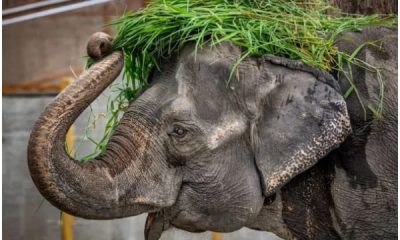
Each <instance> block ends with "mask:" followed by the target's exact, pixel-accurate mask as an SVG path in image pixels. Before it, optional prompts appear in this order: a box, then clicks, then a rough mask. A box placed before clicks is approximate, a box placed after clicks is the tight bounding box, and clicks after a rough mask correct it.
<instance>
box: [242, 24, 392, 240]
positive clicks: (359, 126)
mask: <svg viewBox="0 0 400 240" xmlns="http://www.w3.org/2000/svg"><path fill="white" fill-rule="evenodd" d="M383 37H384V38H385V40H384V41H383V44H382V48H381V49H378V48H377V47H373V46H367V47H365V48H364V49H363V50H362V51H361V52H360V53H359V54H358V55H357V57H358V58H361V59H363V60H364V61H366V62H368V63H369V64H371V65H373V66H376V67H379V68H381V69H382V79H383V81H384V86H385V87H384V88H385V90H384V99H383V100H384V103H383V106H384V109H383V117H384V118H383V120H381V121H377V122H373V123H371V121H372V119H373V118H372V115H371V114H368V115H367V120H365V119H364V112H363V111H362V108H361V106H360V104H359V101H358V99H357V96H356V95H355V94H352V95H351V96H350V97H349V98H347V99H346V102H347V107H348V111H349V115H350V118H351V124H352V129H353V133H352V134H351V135H350V136H349V137H348V138H347V139H346V141H345V142H344V143H343V144H341V146H340V148H338V149H336V150H334V151H332V152H331V153H330V154H329V155H328V156H326V157H325V158H323V159H321V160H320V161H319V163H318V164H317V165H315V166H314V167H312V168H311V169H309V170H308V171H306V172H304V173H303V174H300V175H299V176H297V177H295V178H294V179H293V180H291V181H290V182H289V183H288V184H286V185H285V186H284V187H283V188H281V190H280V191H277V193H276V195H275V196H273V197H271V198H270V199H269V200H268V201H266V202H268V204H266V205H265V206H264V207H263V209H262V211H261V212H260V214H259V216H258V219H257V220H256V221H254V222H253V223H252V224H250V225H248V226H249V227H252V228H255V229H260V230H265V231H272V232H275V233H276V234H278V235H279V236H281V237H283V238H285V239H397V236H398V232H397V156H398V155H397V146H398V145H397V144H398V143H397V111H398V110H397V102H398V99H397V84H398V83H397V61H398V60H397V30H393V29H392V30H391V29H387V28H383V27H368V28H365V29H364V30H363V31H362V32H357V33H347V34H344V35H343V36H342V38H341V39H342V40H341V41H339V42H338V44H337V46H338V47H339V49H341V50H342V51H346V52H348V53H352V52H353V51H354V50H355V49H356V48H357V47H358V46H359V45H360V44H362V43H363V42H368V41H375V40H378V39H382V38H383ZM352 70H353V71H352V73H353V79H354V82H355V84H356V85H357V86H358V89H359V93H360V96H361V97H362V99H363V101H364V102H365V103H368V104H375V103H376V102H377V100H378V99H379V86H378V82H377V79H376V75H375V74H374V73H370V72H368V71H365V70H363V69H361V68H358V67H355V66H353V68H352ZM339 81H340V83H341V87H342V89H347V88H348V82H347V80H346V79H345V78H344V76H340V77H339Z"/></svg>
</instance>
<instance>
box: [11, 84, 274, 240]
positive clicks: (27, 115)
mask: <svg viewBox="0 0 400 240" xmlns="http://www.w3.org/2000/svg"><path fill="white" fill-rule="evenodd" d="M110 95H111V94H110V92H109V91H107V92H106V93H104V94H103V95H102V96H100V97H99V99H98V100H97V101H95V102H94V103H93V104H92V111H90V110H86V111H85V112H84V113H83V114H82V115H81V116H80V117H79V118H78V120H77V121H76V122H75V125H74V126H75V133H76V138H75V146H76V149H77V155H78V156H82V155H85V154H88V153H90V152H91V151H92V150H93V148H94V145H93V144H91V143H89V142H88V141H87V140H85V138H84V134H82V133H84V129H86V128H87V124H88V117H89V116H90V114H93V115H98V114H99V113H101V112H105V110H106V109H105V107H106V103H107V99H108V97H109V96H110ZM52 99H53V97H52V96H41V97H40V96H36V97H16V96H13V97H3V239H6V240H9V239H10V240H14V239H15V240H17V239H30V240H39V239H60V225H59V219H60V211H59V210H57V209H56V208H54V207H53V206H52V205H50V204H49V203H48V202H47V201H46V200H44V199H43V197H42V196H41V195H40V194H39V192H38V191H37V190H36V188H35V186H34V185H33V183H32V181H31V178H30V176H29V172H28V169H27V164H26V147H27V142H28V138H29V133H30V129H31V127H32V126H33V124H34V122H35V121H36V119H37V118H38V116H39V114H40V112H41V111H43V109H44V107H45V106H46V105H47V104H48V103H49V102H50V101H51V100H52ZM104 119H105V118H100V120H99V121H97V122H96V129H94V130H92V131H90V135H91V136H92V137H94V138H95V139H98V138H99V137H100V135H101V132H102V129H103V126H104ZM145 219H146V216H145V215H140V216H136V217H130V218H126V219H119V220H111V221H98V220H97V221H95V220H85V219H81V218H74V233H75V239H76V240H80V239H81V240H86V239H97V240H110V239H113V240H117V239H118V240H128V239H129V240H139V239H144V237H143V229H144V223H145ZM162 239H164V240H167V239H194V240H200V239H201V240H203V239H204V240H205V239H211V233H210V232H206V233H201V234H193V233H188V232H184V231H180V230H176V229H172V230H169V231H167V232H166V233H164V234H163V237H162ZM224 239H232V240H237V239H255V240H257V239H265V240H275V239H279V238H277V237H276V236H275V235H273V234H271V233H266V232H258V231H253V230H250V229H242V230H240V231H237V232H234V233H229V234H224Z"/></svg>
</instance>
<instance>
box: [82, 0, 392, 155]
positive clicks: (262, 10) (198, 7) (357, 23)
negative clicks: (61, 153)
mask: <svg viewBox="0 0 400 240" xmlns="http://www.w3.org/2000/svg"><path fill="white" fill-rule="evenodd" d="M328 11H329V12H330V13H332V12H334V11H336V13H335V14H334V15H328V14H326V13H327V12H328ZM396 20H397V19H396V17H394V16H383V15H373V16H360V15H350V14H343V13H340V12H338V10H337V9H334V8H332V7H330V6H329V5H327V4H326V3H325V1H322V0H306V1H305V0H303V1H299V0H298V1H290V0H196V1H195V0H159V1H153V2H151V3H150V4H149V5H148V6H147V7H146V8H144V9H142V10H140V11H138V12H134V13H127V14H126V15H124V16H122V17H121V18H120V19H118V20H116V21H115V22H113V24H114V25H115V26H116V27H117V36H116V38H115V40H114V42H113V48H114V49H122V50H123V51H124V54H125V70H124V81H123V83H122V85H120V86H118V87H117V90H116V91H117V93H118V95H117V97H116V98H114V99H111V100H110V101H109V104H108V114H109V119H108V122H107V125H106V128H105V132H104V136H103V138H102V139H101V140H100V141H93V142H94V143H95V144H96V151H95V152H94V153H93V154H91V155H89V156H86V157H84V158H83V159H84V160H85V159H90V158H91V157H93V156H95V155H97V154H99V153H101V152H103V151H104V150H105V147H106V143H107V141H108V139H109V137H110V136H111V135H112V133H113V131H114V129H115V127H116V125H117V124H118V120H119V117H120V115H121V113H123V112H124V111H125V109H126V107H127V106H128V104H129V102H131V101H133V100H134V99H135V97H136V96H137V93H138V92H139V91H141V90H143V89H145V88H146V87H147V82H148V78H149V74H150V72H151V71H152V70H153V69H154V68H155V67H157V63H158V62H159V61H160V60H162V59H165V58H168V57H169V56H170V55H171V54H172V53H174V52H175V51H178V50H179V49H180V48H181V47H182V46H183V45H184V44H185V43H187V42H190V41H195V42H196V48H198V49H199V48H201V47H202V46H203V45H204V44H211V45H216V44H218V43H221V42H224V41H230V42H232V43H234V44H236V45H237V46H240V47H242V48H243V50H244V51H243V55H242V56H241V58H240V59H239V61H238V62H237V63H236V64H235V65H234V66H233V69H232V71H231V73H233V72H234V70H235V68H236V67H237V65H238V64H240V62H241V61H242V60H243V59H245V58H246V57H248V56H261V55H263V54H273V55H276V56H282V57H287V58H290V59H294V60H300V61H302V62H304V63H306V64H308V65H311V66H313V67H315V68H318V69H320V70H323V71H328V72H332V71H336V72H338V73H342V74H344V75H345V76H346V77H347V79H348V81H349V83H350V85H351V87H350V88H349V90H348V91H347V92H346V93H345V96H346V97H347V96H348V95H350V94H351V93H355V94H357V96H358V97H359V94H358V92H357V88H356V86H354V84H353V81H352V77H351V75H349V74H348V73H347V72H346V71H344V69H345V68H348V67H349V66H350V67H351V65H354V64H355V65H358V66H361V67H363V68H365V69H367V70H368V71H372V72H375V73H376V74H377V76H378V81H379V83H380V88H381V95H380V97H381V101H380V102H379V103H376V106H375V105H374V106H371V105H368V106H364V104H362V107H363V109H364V113H365V115H366V113H367V111H368V109H370V111H371V112H372V113H373V114H374V116H375V117H376V118H380V117H381V113H382V109H383V106H382V98H383V87H384V86H383V83H382V78H381V75H380V72H379V69H377V68H375V67H374V66H370V65H368V64H367V63H365V62H363V61H362V60H360V59H357V58H356V55H357V53H358V52H359V51H360V50H361V49H362V48H363V47H364V46H365V45H368V44H373V45H379V42H373V43H372V42H371V43H365V44H363V45H361V46H359V48H357V49H356V51H355V52H354V53H353V54H346V53H344V52H341V51H339V50H338V49H337V47H335V41H336V40H337V38H338V36H339V35H340V34H341V33H343V32H348V31H358V30H359V29H360V28H361V27H363V26H371V25H385V26H394V25H396ZM90 62H91V61H90V60H89V65H90ZM229 80H230V77H229V78H228V79H227V81H229ZM359 99H360V97H359ZM360 100H361V99H360Z"/></svg>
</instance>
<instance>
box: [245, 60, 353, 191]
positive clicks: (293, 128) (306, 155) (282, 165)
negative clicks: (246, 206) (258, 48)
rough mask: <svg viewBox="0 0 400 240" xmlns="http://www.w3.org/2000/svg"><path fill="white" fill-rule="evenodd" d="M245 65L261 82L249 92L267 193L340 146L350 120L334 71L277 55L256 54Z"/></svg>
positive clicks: (253, 132)
mask: <svg viewBox="0 0 400 240" xmlns="http://www.w3.org/2000/svg"><path fill="white" fill-rule="evenodd" d="M246 65H247V68H248V69H247V71H251V73H250V74H249V73H247V75H248V76H247V77H250V78H253V81H250V82H256V84H255V85H256V86H255V88H253V89H255V93H256V94H254V91H253V94H247V101H246V102H247V106H248V108H247V109H249V111H250V112H252V121H251V141H252V147H253V150H254V156H255V162H256V165H257V167H258V170H259V173H260V174H261V177H260V178H261V181H262V187H263V193H264V195H265V196H268V195H271V194H273V193H274V192H275V191H276V190H277V189H279V188H280V187H282V186H283V185H284V184H285V183H287V182H288V181H289V180H291V179H292V178H293V177H295V176H296V175H298V174H299V173H301V172H303V171H305V170H307V169H308V168H310V167H312V166H313V165H314V164H315V163H317V162H318V160H319V159H321V158H322V157H324V156H325V155H326V154H327V153H329V152H330V151H331V150H332V149H334V148H336V147H338V145H339V144H340V143H341V142H343V141H344V139H345V138H346V136H347V135H348V134H349V133H350V132H351V125H350V120H349V116H348V113H347V107H346V102H345V100H344V99H343V97H342V94H341V93H340V90H339V86H338V83H337V82H336V80H335V79H334V78H333V77H332V76H331V75H329V74H325V73H322V72H320V71H318V70H316V69H313V68H311V67H308V66H306V65H304V64H302V63H301V62H299V61H291V60H288V59H285V58H278V57H274V56H263V57H260V58H257V59H254V58H253V59H252V60H250V62H247V64H246ZM239 70H240V69H239ZM245 77H246V76H245Z"/></svg>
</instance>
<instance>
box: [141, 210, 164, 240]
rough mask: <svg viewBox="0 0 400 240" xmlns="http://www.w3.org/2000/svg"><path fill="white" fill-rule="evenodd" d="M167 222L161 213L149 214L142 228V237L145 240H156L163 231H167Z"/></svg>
mask: <svg viewBox="0 0 400 240" xmlns="http://www.w3.org/2000/svg"><path fill="white" fill-rule="evenodd" d="M168 227H169V222H168V220H167V219H166V218H165V215H164V213H163V212H162V211H160V212H154V213H149V214H148V215H147V218H146V224H145V227H144V236H145V239H146V240H158V239H160V237H161V234H162V233H163V231H165V230H167V229H168Z"/></svg>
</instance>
